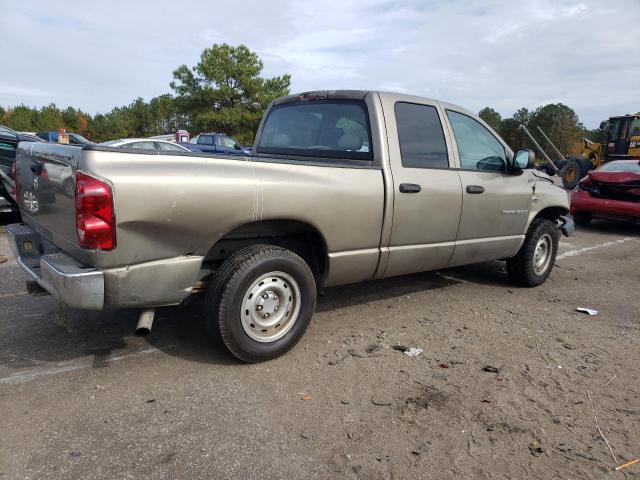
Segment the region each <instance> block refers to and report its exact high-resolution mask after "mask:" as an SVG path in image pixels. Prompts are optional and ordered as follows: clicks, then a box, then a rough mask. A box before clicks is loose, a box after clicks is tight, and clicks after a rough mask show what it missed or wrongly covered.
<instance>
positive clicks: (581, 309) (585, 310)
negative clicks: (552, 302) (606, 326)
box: [576, 307, 598, 315]
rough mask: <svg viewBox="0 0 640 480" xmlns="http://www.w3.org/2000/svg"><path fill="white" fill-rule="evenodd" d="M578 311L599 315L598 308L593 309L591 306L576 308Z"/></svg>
mask: <svg viewBox="0 0 640 480" xmlns="http://www.w3.org/2000/svg"><path fill="white" fill-rule="evenodd" d="M576 312H581V313H586V314H588V315H597V314H598V311H597V310H593V309H591V308H585V307H578V308H576Z"/></svg>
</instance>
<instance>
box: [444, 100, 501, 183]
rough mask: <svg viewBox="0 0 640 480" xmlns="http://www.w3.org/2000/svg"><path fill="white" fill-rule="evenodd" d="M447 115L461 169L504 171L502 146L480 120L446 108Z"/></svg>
mask: <svg viewBox="0 0 640 480" xmlns="http://www.w3.org/2000/svg"><path fill="white" fill-rule="evenodd" d="M447 117H449V122H450V123H451V128H452V129H453V135H454V136H455V138H456V143H457V145H458V155H459V156H460V166H461V167H462V169H463V170H481V171H489V172H504V171H506V169H507V155H506V152H505V149H504V147H503V146H502V144H501V143H500V142H499V141H498V139H497V138H496V137H494V136H493V135H492V134H491V132H490V131H489V130H487V129H486V128H485V127H484V126H483V125H482V124H481V123H480V122H478V121H477V120H474V119H473V118H471V117H469V116H468V115H464V114H462V113H458V112H454V111H451V110H447Z"/></svg>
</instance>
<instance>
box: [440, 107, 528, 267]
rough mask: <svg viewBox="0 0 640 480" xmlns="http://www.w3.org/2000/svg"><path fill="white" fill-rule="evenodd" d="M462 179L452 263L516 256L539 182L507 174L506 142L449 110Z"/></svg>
mask: <svg viewBox="0 0 640 480" xmlns="http://www.w3.org/2000/svg"><path fill="white" fill-rule="evenodd" d="M446 115H447V119H448V120H449V124H450V125H451V131H452V132H453V135H454V139H455V143H456V152H457V155H458V158H459V164H460V172H459V173H460V180H461V182H462V215H461V218H460V228H459V230H458V235H457V237H456V247H455V251H454V254H453V257H452V258H451V261H450V262H449V264H448V266H455V265H465V264H469V263H475V262H483V261H487V260H493V259H497V258H507V257H510V256H511V255H513V254H514V253H515V252H516V251H517V249H518V248H519V246H520V244H521V243H522V239H523V237H524V230H525V227H526V224H527V220H528V218H529V209H530V208H531V200H532V196H533V186H534V181H533V180H532V179H531V176H530V175H528V174H527V173H525V172H520V174H512V173H508V163H507V153H506V149H505V147H504V145H503V144H502V142H500V141H499V140H498V139H497V138H496V137H495V136H494V135H493V134H492V133H491V132H490V131H489V130H488V129H487V128H486V127H485V126H484V125H482V124H481V123H480V122H478V121H477V120H475V119H474V118H472V117H470V116H468V115H466V114H465V113H463V112H457V111H454V110H450V109H448V110H447V112H446Z"/></svg>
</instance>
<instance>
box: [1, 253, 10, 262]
mask: <svg viewBox="0 0 640 480" xmlns="http://www.w3.org/2000/svg"><path fill="white" fill-rule="evenodd" d="M8 261H9V259H8V258H7V257H3V256H1V255H0V264H2V263H5V262H8Z"/></svg>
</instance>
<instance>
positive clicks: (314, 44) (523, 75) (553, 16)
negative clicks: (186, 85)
mask: <svg viewBox="0 0 640 480" xmlns="http://www.w3.org/2000/svg"><path fill="white" fill-rule="evenodd" d="M639 25H640V0H616V1H615V2H612V1H605V0H603V1H591V0H582V1H578V0H517V1H514V0H510V1H497V0H495V1H494V0H478V1H476V0H451V1H435V0H422V1H419V0H416V1H413V0H406V1H400V0H393V1H392V0H367V1H357V0H340V1H328V0H314V1H298V2H296V1H288V0H265V1H252V0H234V1H233V2H218V1H204V0H202V1H199V0H184V1H181V2H176V1H164V0H155V1H153V2H151V1H147V2H143V1H136V0H128V1H121V0H109V1H100V2H98V1H95V0H94V1H91V0H89V1H87V0H82V1H73V0H69V1H66V0H58V1H55V2H52V1H51V0H48V1H39V0H32V1H29V2H25V1H24V0H20V1H14V0H0V45H1V46H2V54H3V61H2V67H1V68H0V105H2V106H4V107H5V108H6V107H7V106H12V105H18V104H21V103H24V104H26V105H30V106H38V107H39V106H42V105H46V104H48V103H51V102H54V103H55V104H57V105H58V106H59V107H66V106H74V107H76V108H80V109H82V110H84V111H86V112H89V113H91V114H94V113H97V112H107V111H109V110H111V109H112V108H113V107H115V106H120V105H126V104H129V103H131V102H132V101H133V100H134V99H135V98H137V97H142V98H144V99H145V100H150V99H151V98H153V97H154V96H157V95H161V94H164V93H170V92H171V89H170V87H169V82H171V80H172V71H173V70H174V69H175V68H177V67H178V66H179V65H182V64H186V65H189V66H193V65H195V64H196V63H197V61H198V58H199V56H200V54H201V53H202V50H204V49H205V48H207V47H209V46H211V45H212V44H214V43H228V44H230V45H239V44H244V45H246V46H247V47H249V48H250V49H251V50H253V51H255V52H256V53H257V54H258V55H259V56H260V58H261V59H262V60H263V62H264V71H263V75H264V76H267V77H268V76H274V75H282V74H284V73H289V74H291V77H292V79H291V91H292V92H301V91H307V90H324V89H343V88H345V89H350V88H351V89H365V90H367V89H371V90H387V91H398V92H406V93H411V94H415V95H420V96H424V97H429V98H437V99H440V100H445V101H448V102H451V103H455V104H458V105H461V106H463V107H466V108H468V109H469V110H473V111H479V110H480V109H481V108H482V107H484V106H491V107H492V108H494V109H496V110H497V111H498V112H500V113H501V114H502V115H503V116H511V115H512V114H513V113H514V111H515V110H517V109H518V108H521V107H527V108H529V109H535V108H536V107H539V106H541V105H545V104H547V103H556V102H562V103H564V104H566V105H569V106H570V107H572V108H573V109H574V110H575V111H576V113H577V114H578V116H579V118H580V120H581V121H582V123H584V124H585V126H587V127H589V128H595V127H597V125H598V124H599V123H600V121H601V120H603V119H605V118H608V117H609V116H611V115H620V114H624V113H634V112H637V111H640V28H639Z"/></svg>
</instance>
